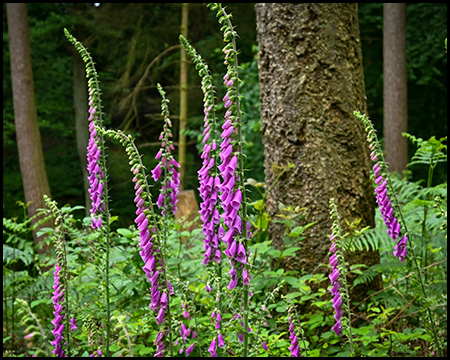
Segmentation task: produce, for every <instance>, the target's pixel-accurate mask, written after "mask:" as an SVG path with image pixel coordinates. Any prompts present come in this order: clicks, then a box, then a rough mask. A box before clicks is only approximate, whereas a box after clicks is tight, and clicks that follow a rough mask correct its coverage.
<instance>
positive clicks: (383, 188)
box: [354, 112, 408, 262]
mask: <svg viewBox="0 0 450 360" xmlns="http://www.w3.org/2000/svg"><path fill="white" fill-rule="evenodd" d="M354 114H355V116H356V117H357V118H358V119H360V120H361V121H362V122H363V124H364V127H365V128H366V131H367V141H368V143H369V148H370V150H371V153H370V158H371V159H372V161H373V162H374V165H373V168H372V170H373V174H374V178H375V184H376V185H377V186H376V188H375V196H376V201H377V204H378V205H379V209H380V212H381V216H382V218H383V221H384V223H385V225H386V227H387V229H386V231H387V233H388V235H389V236H390V237H391V238H392V239H393V240H394V241H397V239H398V238H399V237H400V233H401V229H400V222H399V221H398V220H397V218H396V217H395V215H394V208H393V207H392V203H391V199H390V198H389V196H388V189H387V185H388V182H387V179H388V178H389V173H388V170H387V166H386V163H385V161H384V159H383V154H382V151H381V147H380V144H379V142H378V139H377V136H376V132H375V129H374V127H373V125H372V122H371V121H370V120H369V118H368V117H367V116H366V115H361V114H360V113H359V112H355V113H354ZM379 158H380V159H381V160H379ZM383 173H384V174H386V177H384V176H383ZM390 190H392V189H390ZM397 205H398V204H397ZM407 241H408V239H407V237H406V234H404V235H403V236H402V237H401V238H400V239H399V240H398V241H397V244H396V245H395V248H394V251H393V253H394V256H395V257H397V258H398V259H399V260H400V261H402V262H405V258H406V256H407V255H408V254H407V250H406V243H407Z"/></svg>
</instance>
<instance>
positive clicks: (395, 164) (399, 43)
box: [383, 3, 408, 173]
mask: <svg viewBox="0 0 450 360" xmlns="http://www.w3.org/2000/svg"><path fill="white" fill-rule="evenodd" d="M383 61H384V62H383V66H384V67H383V82H384V94H383V95H384V121H383V128H384V130H383V134H384V149H385V151H386V161H387V163H388V164H389V169H390V170H391V171H396V172H399V173H401V172H402V171H403V170H406V164H407V163H408V143H407V140H406V138H405V137H403V136H402V132H406V131H407V130H408V113H407V76H406V9H405V4H396V3H394V4H384V7H383Z"/></svg>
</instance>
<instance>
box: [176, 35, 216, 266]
mask: <svg viewBox="0 0 450 360" xmlns="http://www.w3.org/2000/svg"><path fill="white" fill-rule="evenodd" d="M180 42H181V44H182V45H183V46H184V48H185V50H186V52H187V53H188V54H189V56H190V57H191V58H192V60H193V61H194V63H195V65H196V68H197V69H198V70H199V75H200V76H201V78H202V92H203V94H204V97H203V109H204V110H203V112H204V115H205V116H204V119H203V122H204V124H203V127H204V130H203V139H202V143H203V144H204V145H203V151H202V154H201V156H200V157H201V158H202V159H203V163H202V167H201V169H200V170H199V171H198V178H199V184H200V186H199V188H198V190H199V192H200V197H201V198H202V202H201V203H200V211H199V213H200V216H201V217H200V218H201V221H202V223H203V226H202V229H203V236H204V239H203V242H204V244H203V248H204V249H205V253H204V255H203V257H204V259H203V264H204V265H208V264H209V263H211V262H217V263H220V261H221V255H222V254H221V251H220V250H219V239H218V236H217V235H218V230H217V226H218V225H219V223H220V217H219V210H218V204H217V199H218V191H219V186H220V178H219V176H218V174H217V170H216V168H217V165H218V163H217V162H218V157H217V143H216V127H217V124H216V117H215V94H214V88H213V79H212V76H211V73H210V71H209V69H208V66H207V65H206V64H205V62H204V61H203V59H202V57H201V56H200V55H199V54H198V53H197V51H196V50H195V49H194V48H193V47H192V46H191V45H190V44H189V43H188V42H187V40H186V39H185V38H184V37H183V36H180Z"/></svg>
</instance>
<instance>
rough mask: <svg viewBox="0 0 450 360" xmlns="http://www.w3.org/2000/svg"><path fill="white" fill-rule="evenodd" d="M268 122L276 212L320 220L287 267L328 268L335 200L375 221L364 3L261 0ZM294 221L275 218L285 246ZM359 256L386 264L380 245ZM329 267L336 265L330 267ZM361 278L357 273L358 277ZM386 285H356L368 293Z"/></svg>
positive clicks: (274, 231)
mask: <svg viewBox="0 0 450 360" xmlns="http://www.w3.org/2000/svg"><path fill="white" fill-rule="evenodd" d="M256 20H257V36H258V38H257V40H258V44H259V56H258V67H259V76H260V89H261V120H262V136H263V144H264V148H265V150H264V155H265V169H266V170H265V176H266V190H267V189H270V188H271V187H272V184H273V183H274V181H275V179H276V178H277V176H278V174H279V170H277V167H278V169H279V167H280V166H281V167H285V166H287V165H288V163H292V164H293V165H294V167H293V168H292V169H290V170H288V171H287V172H285V173H284V174H283V175H282V176H281V178H280V179H279V181H278V182H277V183H276V184H275V186H274V188H273V190H272V191H271V192H269V193H268V194H267V211H268V214H269V216H270V217H272V219H276V217H275V216H276V214H279V213H280V211H279V206H280V204H284V205H286V206H288V205H291V206H293V207H295V206H299V207H305V208H306V209H307V215H306V219H305V223H306V222H307V223H309V222H314V221H316V222H317V224H316V225H314V226H312V227H311V228H309V229H308V230H307V232H306V234H305V235H306V238H305V239H304V240H302V241H301V242H300V243H299V245H300V246H301V250H300V251H299V252H298V255H297V256H296V257H295V258H294V257H290V258H289V257H288V258H286V259H289V260H287V261H286V262H284V263H282V266H283V267H284V268H285V269H288V270H289V269H296V270H305V271H306V272H307V273H317V272H322V271H327V270H325V269H324V268H323V267H319V264H321V263H322V264H327V263H328V259H329V256H330V253H329V249H330V240H329V234H330V227H331V224H332V221H331V220H330V214H329V200H330V198H332V197H334V198H335V199H336V204H337V207H338V211H339V213H340V216H341V218H342V223H341V226H342V227H343V229H344V231H345V230H346V224H345V220H347V221H353V220H356V219H358V218H361V219H362V220H361V225H360V226H367V225H370V226H373V225H374V202H373V195H372V184H371V180H370V177H369V175H370V159H369V153H368V147H367V143H366V139H365V131H364V128H363V125H362V124H361V123H360V122H359V121H358V120H357V119H356V118H355V117H354V115H353V111H354V110H359V111H361V112H366V99H365V90H364V78H363V68H362V55H361V43H360V40H359V27H358V15H357V5H356V4H347V3H345V4H328V3H327V4H319V3H297V4H292V3H289V4H288V3H258V4H256ZM283 233H284V225H283V224H280V223H275V222H271V223H270V227H269V235H270V237H271V239H272V240H273V244H274V246H275V247H277V248H279V249H280V248H281V247H282V241H283ZM349 260H350V263H351V264H354V263H364V264H367V265H372V264H375V263H378V262H379V254H378V253H375V252H369V253H368V252H358V253H355V254H352V256H351V258H350V259H349ZM328 271H329V270H328ZM350 283H352V278H351V279H350ZM379 286H380V282H379V279H377V283H376V284H369V285H364V286H359V287H357V288H355V289H354V290H353V294H352V300H356V299H362V297H363V296H365V294H366V292H367V290H368V289H374V288H378V287H379Z"/></svg>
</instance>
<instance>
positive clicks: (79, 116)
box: [73, 53, 92, 216]
mask: <svg viewBox="0 0 450 360" xmlns="http://www.w3.org/2000/svg"><path fill="white" fill-rule="evenodd" d="M74 55H75V56H74V63H73V103H74V107H75V129H76V137H77V152H78V156H79V158H80V164H81V167H82V170H83V185H84V199H85V206H86V211H85V215H86V216H90V211H89V210H90V209H91V207H92V204H91V198H90V195H89V179H88V176H89V173H88V171H87V150H86V149H87V146H88V142H89V126H88V125H89V124H88V110H89V107H88V86H87V81H86V70H85V65H84V62H83V60H82V59H81V57H80V55H79V54H78V53H76V54H75V53H74Z"/></svg>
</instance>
